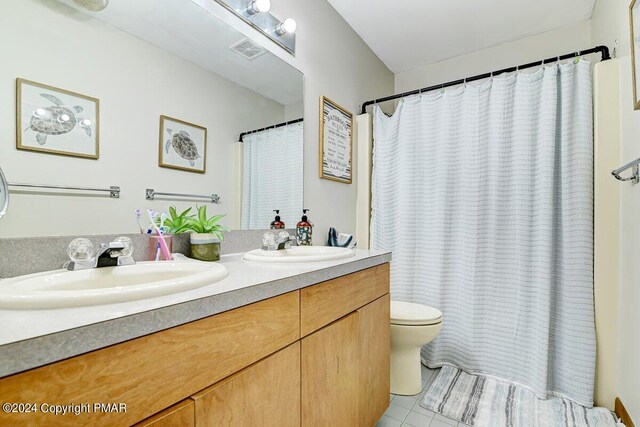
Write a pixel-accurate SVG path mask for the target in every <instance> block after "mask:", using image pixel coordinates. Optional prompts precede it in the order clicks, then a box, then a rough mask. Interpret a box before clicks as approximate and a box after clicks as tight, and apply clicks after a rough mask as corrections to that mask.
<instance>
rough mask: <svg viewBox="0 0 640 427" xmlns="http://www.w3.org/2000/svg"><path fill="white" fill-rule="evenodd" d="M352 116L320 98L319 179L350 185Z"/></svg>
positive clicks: (328, 100) (327, 99) (326, 99)
mask: <svg viewBox="0 0 640 427" xmlns="http://www.w3.org/2000/svg"><path fill="white" fill-rule="evenodd" d="M352 147H353V114H352V113H350V112H349V111H347V110H346V109H344V108H342V107H341V106H339V105H338V104H336V103H335V102H333V101H332V100H330V99H329V98H326V97H324V96H323V97H321V98H320V178H324V179H330V180H332V181H338V182H344V183H346V184H351V181H352V168H351V155H352Z"/></svg>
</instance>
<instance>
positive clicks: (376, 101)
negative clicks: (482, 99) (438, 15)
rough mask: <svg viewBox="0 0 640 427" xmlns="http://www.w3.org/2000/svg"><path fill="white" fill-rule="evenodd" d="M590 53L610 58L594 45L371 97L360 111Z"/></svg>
mask: <svg viewBox="0 0 640 427" xmlns="http://www.w3.org/2000/svg"><path fill="white" fill-rule="evenodd" d="M591 53H600V54H601V55H602V58H601V61H606V60H608V59H611V56H610V55H609V48H608V47H607V46H596V47H593V48H591V49H587V50H581V51H578V52H573V53H567V54H566V55H561V56H555V57H553V58H547V59H542V60H540V61H536V62H530V63H528V64H523V65H518V66H516V67H510V68H503V69H502V70H497V71H492V72H490V73H484V74H479V75H477V76H472V77H467V78H464V79H458V80H454V81H451V82H447V83H441V84H438V85H433V86H429V87H425V88H422V89H415V90H412V91H409V92H404V93H399V94H397V95H391V96H385V97H384V98H378V99H373V100H371V101H367V102H365V103H364V104H362V112H361V114H366V113H367V107H368V106H370V105H374V104H379V103H381V102H386V101H393V100H394V99H400V98H404V97H406V96H409V95H416V94H419V93H423V92H430V91H432V90H438V89H444V88H445V87H450V86H457V85H460V84H463V83H467V82H472V81H475V80H482V79H487V78H489V77H493V76H497V75H499V74H503V73H512V72H514V71H518V70H523V69H525V68H532V67H538V66H540V65H544V64H549V63H551V62H556V61H562V60H565V59H570V58H575V57H577V56H583V55H589V54H591Z"/></svg>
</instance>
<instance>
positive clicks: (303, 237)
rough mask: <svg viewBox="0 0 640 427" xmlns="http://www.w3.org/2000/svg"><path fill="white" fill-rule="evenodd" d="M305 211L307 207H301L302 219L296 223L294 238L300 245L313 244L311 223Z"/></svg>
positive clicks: (307, 210)
mask: <svg viewBox="0 0 640 427" xmlns="http://www.w3.org/2000/svg"><path fill="white" fill-rule="evenodd" d="M307 212H309V209H302V219H301V220H300V222H298V224H296V240H297V241H298V245H301V246H311V245H313V240H312V237H313V236H312V234H313V224H312V223H311V221H309V219H308V218H307Z"/></svg>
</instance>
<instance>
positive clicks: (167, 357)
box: [0, 247, 390, 426]
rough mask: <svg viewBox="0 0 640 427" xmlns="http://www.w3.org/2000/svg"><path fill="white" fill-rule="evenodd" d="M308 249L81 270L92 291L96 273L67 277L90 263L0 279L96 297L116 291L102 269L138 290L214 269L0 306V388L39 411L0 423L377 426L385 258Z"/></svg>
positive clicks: (381, 399) (0, 418)
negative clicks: (131, 294)
mask: <svg viewBox="0 0 640 427" xmlns="http://www.w3.org/2000/svg"><path fill="white" fill-rule="evenodd" d="M304 251H305V249H304V248H301V249H297V248H293V250H290V253H288V254H287V253H280V254H279V255H272V256H268V255H269V254H265V255H267V256H266V257H264V258H269V259H266V260H265V259H262V258H260V257H261V255H262V254H261V253H259V252H248V253H246V254H230V255H224V256H223V257H222V260H221V262H220V263H216V264H202V263H198V262H193V261H190V260H186V259H183V260H177V261H174V262H167V263H166V264H164V267H159V265H155V264H147V263H139V264H137V265H134V266H123V267H115V268H110V267H109V268H104V269H94V270H87V272H88V273H87V274H96V275H97V276H96V277H95V280H96V282H93V283H94V284H96V283H97V285H96V286H94V287H93V288H92V289H87V286H85V287H84V288H82V287H81V286H80V285H79V284H80V283H89V282H90V280H89V279H91V278H86V280H84V281H83V280H78V281H75V282H74V281H73V280H70V279H69V277H71V275H73V274H77V273H85V271H79V272H72V274H71V275H69V274H68V273H61V272H53V273H51V272H50V273H40V274H35V275H31V276H28V277H26V278H22V279H15V280H13V279H8V280H4V281H3V282H2V284H3V285H5V284H7V285H9V288H11V287H13V289H12V291H11V292H14V293H19V292H22V291H24V289H25V286H27V284H30V285H31V286H32V287H31V288H30V290H31V291H34V290H35V291H36V292H32V294H33V293H35V294H38V292H37V291H38V290H39V291H40V292H45V293H46V292H49V293H55V292H70V293H74V292H75V293H80V294H82V293H83V292H84V293H86V294H88V295H90V294H91V292H92V291H93V298H96V295H97V294H99V292H98V293H96V289H107V294H108V293H111V294H113V293H114V289H115V288H113V287H109V286H106V287H105V286H104V284H105V283H106V282H104V280H106V279H104V277H101V276H100V275H102V276H105V275H106V276H109V275H111V276H112V278H113V277H114V275H116V276H117V274H116V273H117V272H126V271H127V270H126V269H127V268H128V269H129V270H128V271H129V274H125V276H126V277H121V278H120V279H121V280H124V282H121V283H128V284H129V285H130V286H132V287H136V286H137V287H139V288H140V287H141V286H142V287H144V283H147V284H148V283H154V282H150V280H151V279H152V278H155V279H158V278H160V277H161V276H164V282H165V284H169V283H180V282H182V283H183V284H185V283H192V285H193V283H194V277H200V278H201V277H202V276H203V275H209V276H208V277H209V278H208V279H207V280H208V281H209V283H205V284H204V285H193V286H194V287H193V288H187V289H183V290H181V291H179V292H175V293H171V294H169V295H166V294H162V293H160V294H156V295H154V296H147V297H144V298H141V299H136V300H133V301H132V300H127V301H121V302H117V301H118V300H109V299H108V298H112V296H111V297H106V298H107V299H106V300H104V301H103V302H102V303H100V304H99V305H90V306H82V305H83V304H80V303H78V304H71V305H72V306H71V307H65V308H48V309H34V308H31V309H29V308H25V307H14V308H13V309H0V321H2V322H3V324H5V325H8V324H10V325H12V327H11V328H9V329H8V330H7V329H5V330H3V331H2V332H0V375H1V376H2V378H0V396H2V398H3V402H11V403H27V404H34V403H35V404H36V409H38V410H37V411H35V412H34V411H30V412H25V411H15V412H13V413H2V414H1V415H0V424H3V425H42V424H46V425H70V424H73V425H76V424H77V425H90V424H94V425H95V424H99V425H133V424H138V425H153V426H177V425H180V426H182V425H184V426H189V425H198V426H221V425H237V426H257V425H261V426H268V425H273V426H300V425H304V426H318V425H349V426H373V425H375V423H376V421H377V420H378V419H379V418H380V417H381V416H382V414H383V413H384V411H385V409H386V408H387V406H388V402H389V350H390V342H389V331H390V328H389V261H390V254H389V253H383V252H375V251H365V250H355V251H350V252H348V251H340V250H332V248H321V247H318V248H313V249H311V248H310V249H307V250H306V252H304ZM255 257H258V258H255ZM278 258H282V259H280V260H278ZM285 259H286V261H285ZM300 259H302V261H301V260H300ZM161 264H162V263H161ZM203 265H204V266H209V268H210V270H211V271H206V269H204V267H202V266H203ZM211 266H215V267H211ZM154 268H165V269H166V271H164V270H163V271H162V272H160V273H158V270H156V271H155V272H154V271H153V270H154ZM189 268H190V269H191V270H190V271H191V273H190V274H186V273H184V272H185V271H186V270H185V269H189ZM109 269H111V270H110V271H109V272H108V271H107V270H109ZM198 269H200V270H198ZM99 270H104V273H101V272H100V271H99ZM134 270H135V271H134ZM171 272H173V273H174V274H177V276H175V277H172V276H170V275H171ZM179 272H182V273H181V274H179ZM55 274H58V275H59V276H58V278H57V279H56V278H55V277H54V276H55ZM65 274H67V275H66V276H65ZM154 274H156V275H155V276H154ZM158 274H159V276H158ZM155 279H154V280H155ZM20 280H23V283H20ZM25 280H26V281H27V282H24V281H25ZM56 280H57V282H56ZM65 280H66V281H65ZM101 280H102V282H101ZM136 280H137V281H136ZM28 281H31V282H28ZM145 281H146V282H145ZM162 281H163V280H160V281H158V283H161V282H162ZM190 281H191V282H190ZM4 282H8V283H4ZM46 283H49V285H51V284H52V283H57V284H58V285H59V287H58V288H55V289H51V288H46ZM100 283H102V288H101V287H100V286H101V285H100ZM38 286H40V288H38ZM122 287H123V286H120V288H122ZM124 287H126V286H124ZM151 287H152V288H153V286H151ZM116 288H117V287H116ZM9 293H10V292H9ZM6 294H7V292H5V296H4V298H6ZM43 298H44V297H43ZM112 301H113V302H112ZM0 303H2V300H1V299H0ZM5 303H6V301H5ZM31 303H33V301H31ZM94 303H95V302H94ZM36 304H37V302H36ZM60 304H62V302H60ZM73 305H75V306H73ZM34 307H35V306H34ZM58 307H61V306H60V305H58ZM42 404H48V405H60V406H59V408H64V407H65V405H66V406H67V413H66V414H64V415H61V414H58V415H54V414H52V413H47V412H44V411H43V410H41V408H40V407H38V406H40V405H42ZM95 404H98V406H94V405H95ZM100 404H105V405H103V406H100ZM70 405H87V406H86V407H82V406H70ZM109 405H111V406H109ZM50 407H56V406H50ZM74 408H75V409H74ZM125 408H126V411H125V410H124V409H125ZM22 409H24V408H22ZM74 410H75V411H77V412H80V413H79V414H78V415H76V414H75V413H74Z"/></svg>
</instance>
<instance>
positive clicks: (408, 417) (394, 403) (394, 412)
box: [376, 366, 467, 427]
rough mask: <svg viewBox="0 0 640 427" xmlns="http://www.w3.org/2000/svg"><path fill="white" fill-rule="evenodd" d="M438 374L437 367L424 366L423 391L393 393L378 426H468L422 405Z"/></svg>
mask: <svg viewBox="0 0 640 427" xmlns="http://www.w3.org/2000/svg"><path fill="white" fill-rule="evenodd" d="M437 375H438V370H437V369H428V368H425V367H424V366H422V392H421V393H420V394H417V395H415V396H396V395H395V394H392V395H391V402H390V403H389V408H388V409H387V412H385V413H384V416H383V417H382V418H380V421H378V424H376V427H466V426H467V425H466V424H463V423H459V422H458V421H456V420H452V419H450V418H447V417H444V416H442V415H440V414H436V413H435V412H432V411H430V410H428V409H424V408H423V407H422V406H420V402H421V401H422V398H423V397H424V393H425V391H426V389H427V388H428V387H429V386H430V385H431V383H432V382H433V380H435V379H436V376H437Z"/></svg>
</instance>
